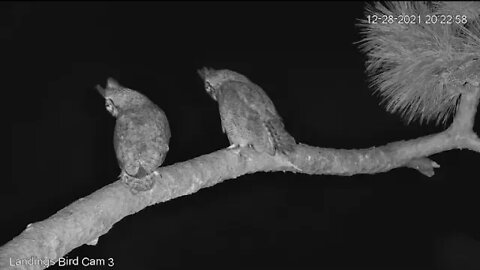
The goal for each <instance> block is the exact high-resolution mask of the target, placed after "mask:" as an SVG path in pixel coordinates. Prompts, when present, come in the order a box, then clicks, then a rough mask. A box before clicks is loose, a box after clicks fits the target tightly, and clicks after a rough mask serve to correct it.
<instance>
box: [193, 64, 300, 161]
mask: <svg viewBox="0 0 480 270" xmlns="http://www.w3.org/2000/svg"><path fill="white" fill-rule="evenodd" d="M198 73H199V75H200V77H201V78H202V79H203V81H204V83H205V90H206V91H207V93H208V94H209V95H210V96H211V97H212V98H213V99H214V100H215V101H217V102H218V106H219V111H220V118H221V122H222V130H223V132H225V133H226V134H227V137H228V140H229V141H230V144H231V146H230V147H245V146H249V147H252V148H253V149H255V150H256V151H257V152H265V153H268V154H270V155H272V156H273V155H275V154H276V153H277V152H279V153H282V154H288V153H290V152H292V151H294V148H295V145H296V142H295V139H294V138H293V137H292V136H291V135H290V134H289V133H288V132H287V131H286V130H285V127H284V124H283V121H282V118H281V117H280V115H279V114H278V113H277V111H276V109H275V106H274V105H273V102H272V101H271V100H270V98H269V97H268V96H267V94H266V93H265V92H264V91H263V89H262V88H260V86H258V85H256V84H254V83H253V82H251V81H250V80H249V79H248V78H247V77H245V76H243V75H241V74H239V73H237V72H234V71H231V70H227V69H223V70H214V69H211V68H203V69H200V70H198Z"/></svg>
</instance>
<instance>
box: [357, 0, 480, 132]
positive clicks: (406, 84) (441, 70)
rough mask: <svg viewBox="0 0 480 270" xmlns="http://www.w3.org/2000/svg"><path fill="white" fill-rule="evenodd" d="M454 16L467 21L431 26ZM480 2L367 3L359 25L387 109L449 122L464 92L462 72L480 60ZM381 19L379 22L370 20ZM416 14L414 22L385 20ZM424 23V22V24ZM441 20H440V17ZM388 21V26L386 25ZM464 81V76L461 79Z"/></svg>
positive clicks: (422, 119) (370, 69)
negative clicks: (443, 17) (444, 18)
mask: <svg viewBox="0 0 480 270" xmlns="http://www.w3.org/2000/svg"><path fill="white" fill-rule="evenodd" d="M442 14H443V15H452V16H456V15H459V17H453V18H454V19H455V18H457V19H461V18H462V16H463V15H465V16H463V18H464V20H463V23H457V22H458V21H456V20H452V23H450V24H447V23H441V22H440V20H439V21H437V22H436V23H432V21H433V20H430V23H428V22H427V19H428V18H431V16H432V15H437V16H440V15H442ZM479 14H480V4H478V3H476V2H386V3H379V2H376V3H374V4H367V5H366V8H365V17H364V18H363V19H361V20H360V22H359V24H358V26H359V27H360V33H361V35H362V40H360V41H359V43H360V46H359V47H360V49H361V51H362V52H363V53H365V54H366V56H367V62H366V72H367V75H368V76H369V77H370V86H371V87H372V89H374V91H375V92H376V93H378V94H379V95H380V96H381V97H382V103H384V104H385V107H386V110H387V111H389V112H392V113H398V114H400V115H401V116H402V118H403V119H405V120H406V121H407V123H410V122H412V121H415V120H419V121H420V122H421V123H424V122H430V121H434V122H435V123H436V124H440V123H443V124H445V123H446V122H447V120H448V119H449V117H451V116H452V115H453V114H454V113H455V111H456V107H457V104H458V100H459V98H460V96H461V94H462V87H461V86H463V84H464V83H465V82H462V81H461V80H459V76H460V75H459V74H460V73H461V70H462V69H464V68H465V66H466V65H467V64H468V63H470V62H472V61H476V60H478V59H480V23H479V21H480V20H479V16H478V15H479ZM373 15H376V16H377V17H378V18H382V19H379V20H377V22H376V23H372V20H370V22H369V21H368V19H367V16H370V18H372V17H371V16H373ZM390 15H392V16H394V17H396V18H399V17H400V15H402V16H405V15H415V16H416V17H415V18H416V20H415V21H414V22H415V23H413V22H412V21H410V23H406V21H404V22H403V23H400V22H399V21H398V20H397V21H394V22H392V21H390V22H388V20H384V19H383V18H385V16H387V17H388V16H390ZM419 18H420V19H421V21H420V20H419ZM439 18H440V17H439ZM383 22H385V23H383ZM460 77H461V76H460Z"/></svg>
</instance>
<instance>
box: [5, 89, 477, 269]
mask: <svg viewBox="0 0 480 270" xmlns="http://www.w3.org/2000/svg"><path fill="white" fill-rule="evenodd" d="M479 93H480V91H479V88H478V87H476V88H473V90H472V91H469V92H467V93H464V94H462V99H461V102H460V104H459V109H458V113H457V115H456V117H455V119H454V121H453V123H452V125H451V127H450V128H449V129H447V130H446V131H444V132H441V133H438V134H435V135H430V136H426V137H422V138H418V139H415V140H410V141H400V142H394V143H390V144H387V145H385V146H380V147H373V148H369V149H360V150H337V149H325V148H318V147H312V146H308V145H302V144H300V145H297V147H296V150H295V152H294V153H292V154H291V155H290V156H288V157H285V156H281V155H276V156H270V155H268V154H265V153H258V152H255V151H254V150H252V149H248V148H243V149H224V150H220V151H217V152H214V153H211V154H208V155H204V156H201V157H198V158H195V159H192V160H189V161H186V162H181V163H177V164H174V165H171V166H166V167H161V168H159V169H157V171H156V174H157V176H156V179H155V181H156V183H155V186H154V187H153V189H152V190H150V191H147V192H143V193H138V194H133V193H131V192H130V190H129V189H128V188H127V187H126V186H124V185H123V184H122V183H121V182H120V181H117V182H114V183H112V184H110V185H108V186H106V187H104V188H102V189H100V190H98V191H96V192H94V193H92V194H91V195H89V196H87V197H85V198H82V199H79V200H77V201H76V202H74V203H72V204H71V205H69V206H67V207H65V208H64V209H62V210H60V211H59V212H57V213H56V214H54V215H53V216H51V217H50V218H48V219H46V220H44V221H40V222H37V223H34V224H31V225H29V226H27V228H26V229H25V230H24V231H23V232H22V233H21V234H20V235H19V236H17V237H15V238H14V239H13V240H11V241H10V242H8V243H7V244H5V245H4V246H2V247H1V248H0V268H1V269H43V268H45V267H46V266H47V265H45V264H42V263H40V262H44V263H46V262H47V261H48V262H50V261H56V260H58V258H60V257H62V256H64V255H66V254H67V253H68V252H70V251H71V250H73V249H74V248H76V247H78V246H81V245H83V244H86V243H94V242H96V239H98V237H100V236H101V235H103V234H105V233H107V232H108V231H109V230H110V228H111V227H112V226H113V225H114V224H115V223H116V222H118V221H120V220H121V219H122V218H124V217H126V216H128V215H131V214H133V213H136V212H138V211H140V210H142V209H143V208H145V207H147V206H150V205H153V204H156V203H159V202H164V201H167V200H170V199H173V198H176V197H179V196H183V195H187V194H190V193H193V192H196V191H197V190H199V189H201V188H204V187H208V186H212V185H215V184H217V183H220V182H222V181H223V180H225V179H233V178H236V177H238V176H241V175H244V174H248V173H254V172H259V171H292V172H302V173H308V174H336V175H353V174H357V173H377V172H384V171H388V170H391V169H393V168H397V167H402V166H406V167H413V168H415V169H417V170H419V171H420V172H422V173H424V174H426V175H429V176H430V175H433V168H435V167H437V166H438V164H436V163H435V162H433V161H430V160H429V159H427V158H426V156H428V155H431V154H434V153H438V152H441V151H446V150H450V149H455V148H458V149H463V148H467V149H470V150H473V151H477V152H480V140H479V139H478V137H477V136H476V135H475V134H474V133H473V131H472V130H471V128H472V127H473V120H474V117H475V112H476V107H477V106H478V99H479V95H480V94H479ZM31 258H33V261H32V260H30V261H29V262H33V265H29V263H28V262H25V261H24V262H21V261H19V260H21V259H24V260H28V259H31ZM45 259H47V260H45ZM39 260H41V261H39ZM17 263H19V264H18V265H16V264H17ZM12 264H13V265H12Z"/></svg>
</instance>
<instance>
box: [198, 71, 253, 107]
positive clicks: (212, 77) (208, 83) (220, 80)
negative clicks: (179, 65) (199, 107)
mask: <svg viewBox="0 0 480 270" xmlns="http://www.w3.org/2000/svg"><path fill="white" fill-rule="evenodd" d="M198 75H200V77H201V78H202V79H203V81H204V82H205V90H206V91H207V93H208V94H209V95H210V96H211V97H212V98H213V99H214V100H217V97H218V95H219V93H220V91H221V87H222V84H224V83H225V82H228V81H240V82H249V80H248V79H247V77H245V76H243V75H242V74H239V73H237V72H235V71H231V70H228V69H220V70H215V69H212V68H206V67H204V68H202V69H199V70H198Z"/></svg>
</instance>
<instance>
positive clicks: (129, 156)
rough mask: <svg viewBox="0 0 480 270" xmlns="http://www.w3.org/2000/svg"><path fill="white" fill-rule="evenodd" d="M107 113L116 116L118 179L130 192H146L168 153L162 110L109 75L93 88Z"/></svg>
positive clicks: (114, 138) (165, 124) (115, 134)
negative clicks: (100, 84)
mask: <svg viewBox="0 0 480 270" xmlns="http://www.w3.org/2000/svg"><path fill="white" fill-rule="evenodd" d="M96 88H97V90H98V92H99V93H100V94H101V95H102V96H103V97H104V98H105V106H106V109H107V111H108V112H110V113H111V114H112V115H113V116H114V117H116V118H117V121H116V124H115V132H114V137H113V144H114V147H115V153H116V155H117V159H118V164H119V166H120V169H121V170H122V172H121V174H120V178H121V179H122V181H123V182H124V183H125V184H126V185H127V186H128V187H130V188H131V190H132V192H134V193H135V191H146V190H149V189H151V188H152V187H153V185H154V183H155V176H156V174H155V169H156V168H158V167H159V166H160V165H162V163H163V161H164V160H165V157H166V155H167V152H168V149H169V148H168V142H169V140H170V128H169V125H168V120H167V117H166V116H165V113H164V112H163V111H162V110H161V109H160V108H159V107H158V106H157V105H155V104H154V103H153V102H152V101H150V100H149V99H148V98H147V97H146V96H144V95H142V94H141V93H139V92H137V91H135V90H132V89H128V88H126V87H123V86H121V85H120V84H118V82H116V81H115V80H113V79H111V78H109V79H108V81H107V87H106V88H105V89H103V88H102V87H100V86H97V87H96Z"/></svg>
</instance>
